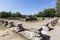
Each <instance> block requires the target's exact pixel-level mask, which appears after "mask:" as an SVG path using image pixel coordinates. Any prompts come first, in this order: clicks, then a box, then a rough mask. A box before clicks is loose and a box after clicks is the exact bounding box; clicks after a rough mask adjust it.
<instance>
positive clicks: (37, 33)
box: [0, 18, 58, 40]
mask: <svg viewBox="0 0 60 40" xmlns="http://www.w3.org/2000/svg"><path fill="white" fill-rule="evenodd" d="M57 22H58V18H53V19H51V20H50V21H49V22H47V23H46V24H44V25H42V26H41V27H40V28H39V29H34V28H31V29H24V28H23V26H22V24H18V25H17V26H15V25H14V22H8V21H5V20H0V24H2V25H4V26H7V27H8V28H9V29H11V30H14V31H15V32H17V33H19V34H21V35H23V36H24V37H26V38H28V39H29V40H47V39H50V35H48V32H49V31H51V30H53V27H54V26H55V25H56V23H57Z"/></svg>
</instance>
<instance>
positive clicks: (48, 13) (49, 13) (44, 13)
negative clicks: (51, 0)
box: [37, 8, 56, 17]
mask: <svg viewBox="0 0 60 40" xmlns="http://www.w3.org/2000/svg"><path fill="white" fill-rule="evenodd" d="M55 12H56V11H55V9H54V8H48V9H45V10H43V11H42V12H41V11H40V12H39V13H38V14H37V17H54V16H55Z"/></svg>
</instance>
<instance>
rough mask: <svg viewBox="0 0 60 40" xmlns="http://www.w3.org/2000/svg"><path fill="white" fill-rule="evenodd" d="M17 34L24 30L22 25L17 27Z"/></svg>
mask: <svg viewBox="0 0 60 40" xmlns="http://www.w3.org/2000/svg"><path fill="white" fill-rule="evenodd" d="M17 30H18V32H21V31H24V30H25V29H24V28H23V26H22V24H18V27H17Z"/></svg>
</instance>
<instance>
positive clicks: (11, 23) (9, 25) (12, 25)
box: [7, 22, 15, 28]
mask: <svg viewBox="0 0 60 40" xmlns="http://www.w3.org/2000/svg"><path fill="white" fill-rule="evenodd" d="M13 23H14V22H10V23H9V24H8V25H7V27H9V28H11V27H15V25H14V24H13Z"/></svg>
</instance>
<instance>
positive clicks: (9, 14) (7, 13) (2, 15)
mask: <svg viewBox="0 0 60 40" xmlns="http://www.w3.org/2000/svg"><path fill="white" fill-rule="evenodd" d="M21 16H22V15H21V13H20V12H16V13H12V12H5V11H2V12H0V17H1V18H5V17H21Z"/></svg>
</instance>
